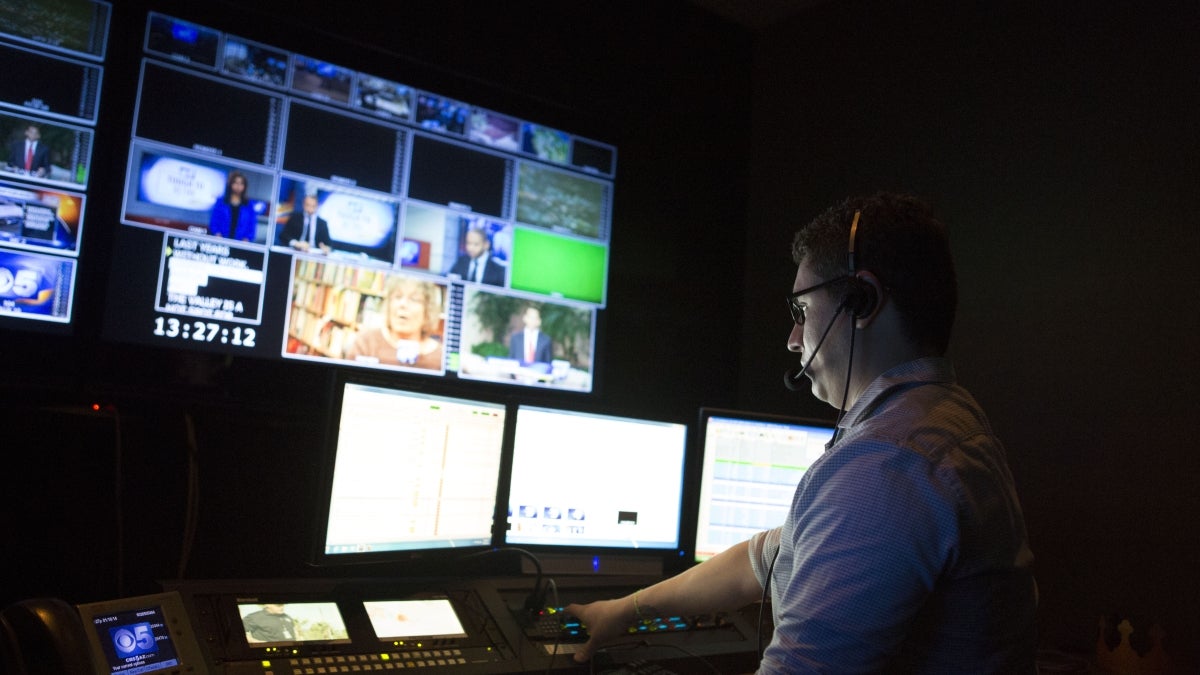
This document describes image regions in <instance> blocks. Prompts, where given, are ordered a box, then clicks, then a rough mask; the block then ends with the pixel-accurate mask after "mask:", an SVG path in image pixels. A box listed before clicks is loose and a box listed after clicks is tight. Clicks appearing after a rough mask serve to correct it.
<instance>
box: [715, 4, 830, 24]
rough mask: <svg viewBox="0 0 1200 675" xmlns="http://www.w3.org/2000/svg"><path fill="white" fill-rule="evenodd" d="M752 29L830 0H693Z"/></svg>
mask: <svg viewBox="0 0 1200 675" xmlns="http://www.w3.org/2000/svg"><path fill="white" fill-rule="evenodd" d="M691 2H692V3H693V4H696V5H699V6H700V7H704V8H706V9H708V10H709V11H711V12H713V13H714V14H717V15H719V16H721V17H724V18H726V19H728V20H730V21H733V22H734V23H737V24H739V25H741V26H745V27H746V28H748V29H750V30H751V31H759V30H762V29H764V28H767V27H768V26H770V25H772V24H774V23H776V22H778V21H781V20H784V19H788V18H790V17H792V16H795V15H796V14H799V13H800V12H802V11H804V10H805V9H808V8H809V7H813V6H815V5H819V4H822V3H824V2H828V0H691Z"/></svg>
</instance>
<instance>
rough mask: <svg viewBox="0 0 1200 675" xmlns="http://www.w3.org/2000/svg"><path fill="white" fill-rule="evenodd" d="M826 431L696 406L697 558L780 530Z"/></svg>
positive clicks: (826, 427)
mask: <svg viewBox="0 0 1200 675" xmlns="http://www.w3.org/2000/svg"><path fill="white" fill-rule="evenodd" d="M833 430H834V424H833V422H826V421H820V420H807V419H800V418H793V417H786V416H781V415H772V414H767V413H756V412H750V411H740V410H723V409H719V408H701V409H700V422H699V428H698V431H697V433H698V437H699V440H700V448H701V469H700V496H699V502H698V512H697V517H696V528H695V535H696V540H695V559H696V561H697V562H701V561H704V560H708V559H709V558H711V557H713V556H714V555H716V554H718V553H720V552H721V551H724V550H725V549H727V548H729V547H730V546H732V545H734V544H736V543H738V542H740V541H744V540H746V539H748V538H749V537H750V535H752V534H754V533H755V532H758V531H760V530H765V529H769V528H772V527H775V526H777V525H782V524H783V520H784V518H785V517H786V516H787V510H788V506H789V505H790V504H791V503H792V495H793V494H794V493H795V491H796V485H797V484H798V483H799V482H800V478H801V476H803V475H804V472H805V471H807V470H808V467H809V466H810V465H811V464H812V463H813V462H814V461H816V459H817V458H818V457H820V456H821V455H822V453H824V452H825V444H826V443H828V442H829V440H830V438H832V437H833Z"/></svg>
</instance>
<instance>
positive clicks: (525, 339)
mask: <svg viewBox="0 0 1200 675" xmlns="http://www.w3.org/2000/svg"><path fill="white" fill-rule="evenodd" d="M521 322H522V323H524V324H525V328H524V329H522V330H519V331H517V332H515V333H513V334H512V335H510V336H509V338H508V355H509V358H512V359H516V360H517V361H520V362H521V365H529V364H531V363H550V360H551V359H552V358H553V356H552V354H553V352H554V345H553V343H552V342H551V341H550V336H549V335H546V334H545V333H543V332H542V330H541V328H542V311H541V310H540V309H538V308H537V307H534V306H533V305H530V306H528V307H526V308H525V311H524V312H523V313H522V314H521Z"/></svg>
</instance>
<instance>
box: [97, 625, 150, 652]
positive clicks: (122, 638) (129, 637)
mask: <svg viewBox="0 0 1200 675" xmlns="http://www.w3.org/2000/svg"><path fill="white" fill-rule="evenodd" d="M108 636H109V638H110V639H112V643H113V648H114V649H116V650H117V656H120V657H128V656H141V655H142V654H153V653H154V652H156V651H158V645H157V644H156V643H155V642H154V631H152V630H151V629H150V624H148V623H134V624H130V625H128V626H117V627H116V628H112V629H110V630H109V631H108Z"/></svg>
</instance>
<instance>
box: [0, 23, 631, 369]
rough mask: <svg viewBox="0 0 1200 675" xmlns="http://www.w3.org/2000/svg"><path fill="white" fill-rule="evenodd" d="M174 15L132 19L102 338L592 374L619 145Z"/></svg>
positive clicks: (377, 65) (411, 364)
mask: <svg viewBox="0 0 1200 675" xmlns="http://www.w3.org/2000/svg"><path fill="white" fill-rule="evenodd" d="M178 9H179V12H181V14H178V15H177V14H163V13H160V12H156V11H146V12H144V13H143V14H142V16H141V17H139V18H140V19H142V20H143V21H144V22H145V23H144V39H143V41H142V44H141V45H140V47H139V48H138V49H137V50H136V54H134V55H133V58H132V59H131V60H132V61H133V62H134V63H133V64H131V65H132V66H133V67H134V68H135V72H132V73H129V74H128V75H129V78H130V79H131V80H132V81H136V88H135V92H134V93H135V97H136V100H135V101H132V102H130V105H131V107H132V110H133V120H132V125H131V129H130V131H131V135H130V138H129V142H128V152H127V159H126V163H125V166H123V167H118V174H119V176H118V177H117V180H119V181H120V182H121V185H119V186H117V187H115V189H114V194H117V195H120V202H121V203H120V205H119V213H116V214H106V216H108V215H111V216H112V218H111V220H112V221H113V222H114V223H116V227H115V228H114V230H115V231H114V244H113V253H112V256H111V258H112V262H111V274H110V277H109V284H108V286H107V289H108V296H107V301H106V302H105V304H104V308H103V312H102V315H103V316H102V328H101V334H102V336H103V337H104V338H106V339H107V340H110V341H115V342H121V343H133V344H150V345H157V346H163V347H168V348H178V349H187V350H197V351H206V352H215V353H222V354H229V355H235V356H237V355H244V356H252V357H260V358H264V359H268V360H279V361H284V362H286V361H292V362H297V361H304V362H309V363H317V364H325V365H330V366H338V367H341V366H347V367H352V368H359V369H365V370H372V371H387V372H389V373H402V374H405V376H407V375H408V374H412V375H418V376H427V377H431V378H437V379H440V380H460V379H461V380H471V381H479V382H486V383H496V384H505V385H520V386H528V387H537V388H543V389H552V390H563V391H571V392H582V393H587V392H591V391H592V390H593V373H594V372H595V368H596V365H597V361H598V360H599V359H600V358H601V356H600V355H598V354H596V353H595V347H596V344H597V340H596V335H595V333H596V330H595V326H596V324H597V317H598V314H599V313H600V312H601V311H603V310H604V308H605V307H606V303H607V281H608V263H609V242H610V230H611V221H612V216H611V214H612V203H613V187H614V182H615V180H616V173H615V172H616V148H615V147H613V146H612V145H609V144H606V143H604V142H603V141H599V140H596V139H593V138H589V137H587V136H585V135H583V134H581V133H577V131H576V130H572V129H559V128H551V127H548V126H545V125H543V124H540V123H537V122H536V121H533V120H525V119H521V117H520V116H518V115H509V114H503V113H499V112H496V111H493V110H491V109H490V108H489V107H487V106H486V105H483V104H479V103H475V102H472V101H471V100H463V99H462V98H460V97H456V96H447V95H446V93H445V92H438V91H430V90H427V89H426V88H425V85H428V84H429V83H428V82H426V83H423V84H414V83H412V82H403V81H397V79H403V78H397V76H396V74H395V73H394V72H393V70H395V69H396V66H397V65H398V64H397V63H396V61H397V58H396V56H395V55H388V54H381V53H380V52H378V51H376V50H372V49H371V48H370V47H369V46H367V45H362V44H357V43H353V42H351V41H349V40H338V39H337V38H334V37H331V36H329V35H326V34H323V33H322V34H318V33H315V32H313V31H312V29H311V28H306V27H304V26H297V27H296V30H294V31H289V32H287V33H285V35H290V37H281V34H280V33H278V32H275V33H270V34H269V35H270V37H269V38H268V39H264V36H263V35H261V34H258V31H259V30H261V28H262V27H263V26H270V25H272V24H271V22H270V21H255V20H247V15H246V13H245V12H243V11H235V9H234V8H233V7H229V11H228V12H225V13H222V12H221V10H220V9H219V8H217V7H216V6H211V5H210V6H208V7H206V8H198V7H197V8H188V9H185V8H183V7H180V8H178ZM193 11H194V12H197V13H199V14H194V15H193V14H191V12H193ZM246 11H251V12H252V11H254V10H246ZM135 15H136V13H135ZM271 40H274V41H275V43H273V44H272V42H271ZM281 40H288V41H289V42H287V43H284V42H281ZM130 51H133V50H130ZM402 72H403V71H402ZM122 75H125V74H124V73H122ZM434 77H436V76H434ZM442 79H443V80H444V79H445V76H444V75H443V77H442ZM459 86H461V83H460V84H459ZM475 86H476V87H477V89H476V91H478V92H481V93H480V95H481V96H486V95H487V93H486V92H487V90H486V89H482V87H485V86H486V85H481V84H476V85H475ZM436 88H437V84H436V83H434V84H433V86H432V87H431V89H436ZM535 100H536V98H535V97H531V98H530V102H529V103H527V104H526V105H529V106H530V109H533V110H536V105H537V104H536V103H534V101H535ZM534 114H536V113H534ZM555 114H558V113H557V111H556V113H555ZM64 187H70V188H76V189H77V187H78V186H75V185H72V184H69V183H68V184H67V185H66V186H64ZM0 194H2V193H0ZM527 332H530V333H531V334H532V335H533V337H530V338H528V339H529V340H531V341H534V342H535V345H536V349H533V350H526V349H525V341H526V338H525V337H524V336H525V334H526V333H527Z"/></svg>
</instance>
